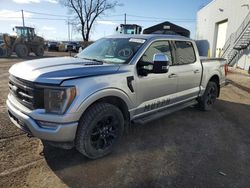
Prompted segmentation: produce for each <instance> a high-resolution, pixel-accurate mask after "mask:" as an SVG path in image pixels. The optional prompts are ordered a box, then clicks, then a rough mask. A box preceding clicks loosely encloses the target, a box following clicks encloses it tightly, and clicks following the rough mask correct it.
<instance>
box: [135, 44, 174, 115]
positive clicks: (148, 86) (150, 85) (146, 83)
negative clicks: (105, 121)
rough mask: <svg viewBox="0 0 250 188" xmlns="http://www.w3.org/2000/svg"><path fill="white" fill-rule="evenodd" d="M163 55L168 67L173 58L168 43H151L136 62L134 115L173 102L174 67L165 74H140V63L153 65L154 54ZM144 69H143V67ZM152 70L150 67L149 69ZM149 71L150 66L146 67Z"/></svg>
mask: <svg viewBox="0 0 250 188" xmlns="http://www.w3.org/2000/svg"><path fill="white" fill-rule="evenodd" d="M159 53H160V54H165V55H166V56H167V57H168V59H169V63H170V65H171V64H172V61H173V57H172V52H171V46H170V43H169V41H167V40H161V41H155V42H153V43H152V44H151V45H150V46H149V47H148V48H147V50H146V51H145V53H144V54H143V55H142V57H141V59H140V60H139V62H137V66H136V68H137V70H136V71H137V76H136V78H135V84H136V91H135V93H136V99H137V100H136V102H137V105H138V107H137V109H136V110H135V114H137V115H140V114H141V115H142V114H145V113H148V112H150V111H154V110H157V109H160V108H164V107H167V106H168V105H170V104H172V103H173V101H174V94H175V93H176V91H177V79H178V78H177V77H176V74H175V71H176V67H171V66H170V68H169V71H168V72H167V73H163V74H153V73H149V74H147V75H142V73H140V69H141V68H142V67H141V65H140V64H141V63H142V62H143V63H144V64H145V62H148V63H153V57H154V54H159ZM144 68H145V67H144ZM151 68H152V67H151ZM148 69H150V66H149V67H148Z"/></svg>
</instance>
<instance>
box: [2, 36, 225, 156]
mask: <svg viewBox="0 0 250 188" xmlns="http://www.w3.org/2000/svg"><path fill="white" fill-rule="evenodd" d="M9 73H10V77H9V89H10V93H9V95H8V99H7V107H8V114H9V117H10V119H11V121H12V122H13V123H14V124H15V125H16V126H17V127H19V128H20V129H22V130H23V131H25V132H27V133H28V135H29V136H34V137H37V138H40V139H41V140H42V141H44V143H49V144H51V145H53V146H59V147H63V148H66V149H68V148H72V147H76V149H77V150H78V151H79V152H80V153H82V154H83V155H85V156H87V157H88V158H91V159H96V158H100V157H103V156H105V155H107V154H109V153H110V152H111V151H112V150H113V149H114V147H115V146H116V145H117V143H118V142H119V140H120V138H121V136H122V134H123V132H124V130H125V128H126V127H128V126H129V125H131V124H134V123H136V124H144V123H147V122H149V121H152V120H155V119H156V118H159V117H162V116H165V115H167V114H169V113H172V112H174V111H177V110H180V109H183V108H186V107H188V106H194V105H198V106H199V107H200V108H201V109H202V110H211V109H212V106H213V104H214V103H215V100H216V98H217V97H218V96H219V94H220V87H221V86H223V85H224V84H225V74H226V69H225V60H224V59H206V58H200V57H199V54H198V49H197V47H196V44H195V41H193V40H191V39H189V38H185V37H181V36H174V35H172V36H171V35H118V36H110V37H105V38H102V39H100V40H98V41H96V42H95V43H93V44H92V45H90V46H88V47H87V48H85V49H84V50H83V51H81V52H80V53H79V54H77V55H76V56H75V57H59V58H58V57H57V58H45V59H37V60H30V61H25V62H21V63H18V64H15V65H13V66H12V67H11V68H10V70H9Z"/></svg>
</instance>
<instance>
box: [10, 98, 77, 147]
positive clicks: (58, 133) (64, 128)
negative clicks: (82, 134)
mask: <svg viewBox="0 0 250 188" xmlns="http://www.w3.org/2000/svg"><path fill="white" fill-rule="evenodd" d="M6 104H7V107H8V113H9V118H10V120H11V121H12V122H13V123H14V124H15V125H16V126H17V127H18V128H20V129H22V130H23V131H25V132H27V133H28V134H31V135H33V136H35V137H37V138H40V139H42V140H48V141H54V142H71V141H74V139H75V135H76V130H77V126H78V122H73V123H54V125H53V126H49V127H48V126H46V127H45V126H42V125H39V124H38V122H37V121H36V120H34V119H33V118H31V117H29V116H28V115H26V114H25V113H23V112H21V111H20V110H18V109H17V108H16V107H15V106H14V105H13V104H12V103H11V101H9V99H8V100H7V101H6ZM44 121H46V120H44Z"/></svg>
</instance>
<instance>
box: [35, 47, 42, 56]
mask: <svg viewBox="0 0 250 188" xmlns="http://www.w3.org/2000/svg"><path fill="white" fill-rule="evenodd" d="M35 54H36V56H37V57H43V54H44V48H43V45H39V46H37V47H36V49H35Z"/></svg>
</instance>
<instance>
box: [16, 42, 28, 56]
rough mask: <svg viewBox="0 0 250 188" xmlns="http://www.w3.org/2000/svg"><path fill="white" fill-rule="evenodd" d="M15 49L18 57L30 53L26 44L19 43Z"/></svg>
mask: <svg viewBox="0 0 250 188" xmlns="http://www.w3.org/2000/svg"><path fill="white" fill-rule="evenodd" d="M15 51H16V54H17V56H18V57H20V58H26V57H27V56H28V54H29V49H28V47H27V46H26V45H24V44H17V45H16V47H15Z"/></svg>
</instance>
